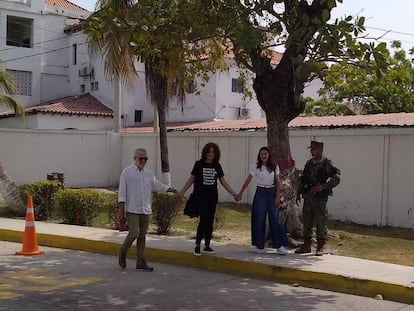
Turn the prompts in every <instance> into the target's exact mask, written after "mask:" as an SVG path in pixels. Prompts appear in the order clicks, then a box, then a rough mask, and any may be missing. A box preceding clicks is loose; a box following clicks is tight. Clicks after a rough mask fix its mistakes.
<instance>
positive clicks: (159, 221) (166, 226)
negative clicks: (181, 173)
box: [152, 193, 182, 234]
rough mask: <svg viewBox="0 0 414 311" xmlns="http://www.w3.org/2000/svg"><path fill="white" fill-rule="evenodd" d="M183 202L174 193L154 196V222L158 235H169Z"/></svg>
mask: <svg viewBox="0 0 414 311" xmlns="http://www.w3.org/2000/svg"><path fill="white" fill-rule="evenodd" d="M181 208H182V203H181V201H180V200H179V199H178V198H177V197H176V196H175V195H174V194H172V193H154V194H153V195H152V222H153V223H154V224H155V225H156V227H157V234H169V233H170V230H171V225H172V223H173V222H174V220H175V218H176V217H177V214H178V212H179V210H180V209H181Z"/></svg>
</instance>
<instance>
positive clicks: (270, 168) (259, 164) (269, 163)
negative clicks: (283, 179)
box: [256, 146, 275, 172]
mask: <svg viewBox="0 0 414 311" xmlns="http://www.w3.org/2000/svg"><path fill="white" fill-rule="evenodd" d="M263 150H266V151H267V153H268V154H269V158H268V159H267V161H266V163H265V164H266V168H267V170H268V171H269V172H273V171H274V170H275V163H273V160H272V153H271V152H270V149H269V148H268V147H266V146H264V147H262V148H260V149H259V153H258V154H257V166H256V167H257V168H258V169H261V168H262V160H261V159H260V152H262V151H263Z"/></svg>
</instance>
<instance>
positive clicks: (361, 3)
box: [70, 0, 414, 50]
mask: <svg viewBox="0 0 414 311" xmlns="http://www.w3.org/2000/svg"><path fill="white" fill-rule="evenodd" d="M70 1H71V2H73V3H75V4H77V5H79V6H81V7H83V8H85V9H87V10H89V11H93V10H94V7H95V2H96V1H95V0H70ZM413 11H414V1H413V0H393V1H390V0H343V3H342V4H339V5H338V7H337V8H335V9H334V10H333V12H332V15H333V17H343V16H345V15H362V16H365V18H366V22H365V26H366V28H367V33H368V35H369V36H370V37H374V38H378V37H381V39H380V41H384V42H387V43H390V42H391V41H393V40H399V41H401V43H402V44H403V48H404V49H405V50H408V49H410V48H412V47H414V23H413V22H412V20H413V18H412V15H413Z"/></svg>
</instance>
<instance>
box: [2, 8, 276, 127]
mask: <svg viewBox="0 0 414 311" xmlns="http://www.w3.org/2000/svg"><path fill="white" fill-rule="evenodd" d="M0 7H1V8H2V10H1V11H0V33H1V35H0V60H2V61H3V66H4V67H5V68H6V69H7V70H8V72H9V73H10V74H11V75H12V76H13V77H14V80H15V82H16V85H17V88H18V92H19V95H18V99H19V100H20V102H21V103H22V104H23V105H25V106H26V107H32V106H37V105H42V106H43V104H45V103H47V102H50V101H55V102H56V101H58V102H59V101H60V100H61V99H63V98H66V97H69V96H79V95H84V94H87V93H90V94H91V95H93V96H94V97H96V98H97V99H98V100H99V101H100V102H101V103H102V104H104V105H105V106H107V107H109V108H114V86H113V84H112V81H111V80H110V79H108V78H107V77H105V75H104V68H103V60H102V58H100V57H99V58H93V59H92V58H91V57H90V55H89V53H88V38H87V36H86V35H84V34H82V32H81V27H78V24H79V22H80V21H81V20H84V19H85V18H87V17H88V15H89V14H90V12H88V11H86V10H84V9H82V8H81V7H79V6H77V5H75V4H73V3H71V2H69V1H67V0H9V1H4V0H0ZM276 56H277V55H276ZM278 56H279V57H280V55H278ZM227 61H228V64H229V70H228V71H227V72H221V73H215V74H212V75H211V78H210V80H209V82H208V83H207V84H206V85H205V86H203V87H201V86H200V85H198V88H197V90H198V91H199V94H198V92H197V94H196V93H190V94H187V97H186V101H185V104H184V107H179V106H178V105H177V103H175V102H171V103H170V107H169V110H168V116H167V121H169V122H183V121H202V120H213V119H224V120H228V119H230V120H234V119H245V118H255V119H257V118H262V117H263V111H262V110H261V108H260V107H259V105H258V103H257V101H256V100H255V99H245V98H244V96H243V93H242V92H241V90H240V88H239V87H238V84H237V79H238V77H239V73H238V68H237V67H236V65H235V63H234V61H233V60H232V59H231V58H228V59H227ZM137 72H138V75H139V78H138V81H137V82H136V83H135V85H134V87H132V88H129V89H128V88H126V87H122V90H121V94H122V97H121V114H122V125H123V127H131V126H139V125H140V124H143V123H148V122H152V121H153V116H154V109H153V107H152V105H151V103H150V101H149V100H148V97H147V94H146V89H145V77H144V76H143V75H144V73H143V65H142V64H137ZM246 87H251V86H246ZM0 112H4V108H1V107H0ZM75 112H76V111H75ZM75 112H73V114H75V115H76V113H75ZM45 118H49V119H50V118H55V117H54V116H53V114H50V115H48V116H45ZM98 118H99V116H98ZM10 119H12V120H10ZM13 119H14V118H13V117H12V116H10V115H7V116H3V117H2V118H1V119H0V127H23V128H39V127H36V126H40V123H39V122H26V121H24V122H23V123H22V122H18V121H13ZM105 121H106V122H107V119H106V120H105ZM36 124H37V125H36ZM42 124H43V126H56V127H54V128H56V129H63V128H67V127H68V126H67V124H66V122H65V123H64V124H62V126H59V122H56V120H49V121H45V122H43V123H42ZM98 128H103V127H102V126H101V127H98ZM98 128H97V129H98ZM79 129H90V128H89V127H88V128H83V127H81V128H79Z"/></svg>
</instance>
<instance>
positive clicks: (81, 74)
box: [79, 67, 89, 77]
mask: <svg viewBox="0 0 414 311" xmlns="http://www.w3.org/2000/svg"><path fill="white" fill-rule="evenodd" d="M88 75H89V72H88V67H83V68H81V69H79V77H85V76H88Z"/></svg>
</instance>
